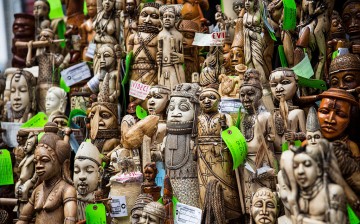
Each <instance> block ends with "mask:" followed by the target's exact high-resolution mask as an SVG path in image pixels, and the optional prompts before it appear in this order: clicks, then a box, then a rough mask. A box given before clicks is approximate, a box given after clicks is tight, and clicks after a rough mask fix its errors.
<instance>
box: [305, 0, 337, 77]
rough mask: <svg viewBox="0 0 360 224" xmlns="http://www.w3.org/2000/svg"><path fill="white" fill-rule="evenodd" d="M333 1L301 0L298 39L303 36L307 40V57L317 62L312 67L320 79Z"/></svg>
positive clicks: (324, 59) (322, 71)
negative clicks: (314, 66) (314, 56)
mask: <svg viewBox="0 0 360 224" xmlns="http://www.w3.org/2000/svg"><path fill="white" fill-rule="evenodd" d="M334 3H335V1H333V0H328V1H316V2H314V1H309V0H302V6H301V9H302V10H301V21H300V24H299V27H300V33H299V39H302V38H305V39H308V40H309V48H310V51H309V53H310V55H309V58H310V60H313V61H315V62H317V63H318V65H317V66H316V68H315V69H314V70H315V78H316V79H321V78H323V76H324V66H325V64H326V38H327V36H328V35H329V31H330V22H331V21H330V19H331V18H330V16H331V13H332V11H333V8H334ZM306 30H308V31H306ZM309 31H310V32H309ZM303 35H304V36H303ZM316 54H317V55H318V57H317V58H313V57H312V55H316Z"/></svg>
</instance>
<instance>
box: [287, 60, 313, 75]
mask: <svg viewBox="0 0 360 224" xmlns="http://www.w3.org/2000/svg"><path fill="white" fill-rule="evenodd" d="M292 70H293V71H294V72H295V74H296V75H297V76H300V77H303V78H307V79H310V78H311V76H313V75H314V70H313V68H312V66H311V63H310V60H309V57H308V56H307V54H305V57H304V59H303V60H302V61H300V62H299V63H298V64H297V65H295V66H294V67H292Z"/></svg>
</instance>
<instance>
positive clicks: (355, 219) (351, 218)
mask: <svg viewBox="0 0 360 224" xmlns="http://www.w3.org/2000/svg"><path fill="white" fill-rule="evenodd" d="M346 207H347V211H348V216H349V222H350V224H359V223H360V219H359V218H358V217H357V215H356V214H355V212H354V210H353V209H352V208H351V207H350V205H349V204H346Z"/></svg>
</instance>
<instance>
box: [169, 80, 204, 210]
mask: <svg viewBox="0 0 360 224" xmlns="http://www.w3.org/2000/svg"><path fill="white" fill-rule="evenodd" d="M198 91H199V86H198V85H197V84H191V83H184V84H179V85H177V86H176V87H175V90H174V91H173V92H172V94H171V96H170V103H169V106H168V116H167V124H166V127H167V135H166V137H165V139H164V141H163V146H162V147H163V148H164V151H165V169H166V173H167V175H168V176H169V178H170V181H171V185H172V187H173V190H174V194H175V195H176V196H177V198H178V199H179V201H182V202H183V203H185V204H188V205H191V206H195V207H199V183H198V179H197V164H196V161H194V156H195V152H194V140H193V136H194V135H195V134H196V133H197V130H196V125H197V122H196V120H197V119H196V115H197V111H198V104H199V99H198Z"/></svg>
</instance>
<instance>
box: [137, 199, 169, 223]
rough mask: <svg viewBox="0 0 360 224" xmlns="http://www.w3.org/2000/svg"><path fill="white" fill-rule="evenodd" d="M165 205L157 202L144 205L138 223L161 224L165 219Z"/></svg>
mask: <svg viewBox="0 0 360 224" xmlns="http://www.w3.org/2000/svg"><path fill="white" fill-rule="evenodd" d="M165 217H166V216H165V207H164V205H162V204H160V203H159V202H150V203H149V204H147V205H145V207H144V210H143V212H142V215H141V218H140V221H139V222H138V223H139V224H155V223H156V224H163V223H164V221H165Z"/></svg>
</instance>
